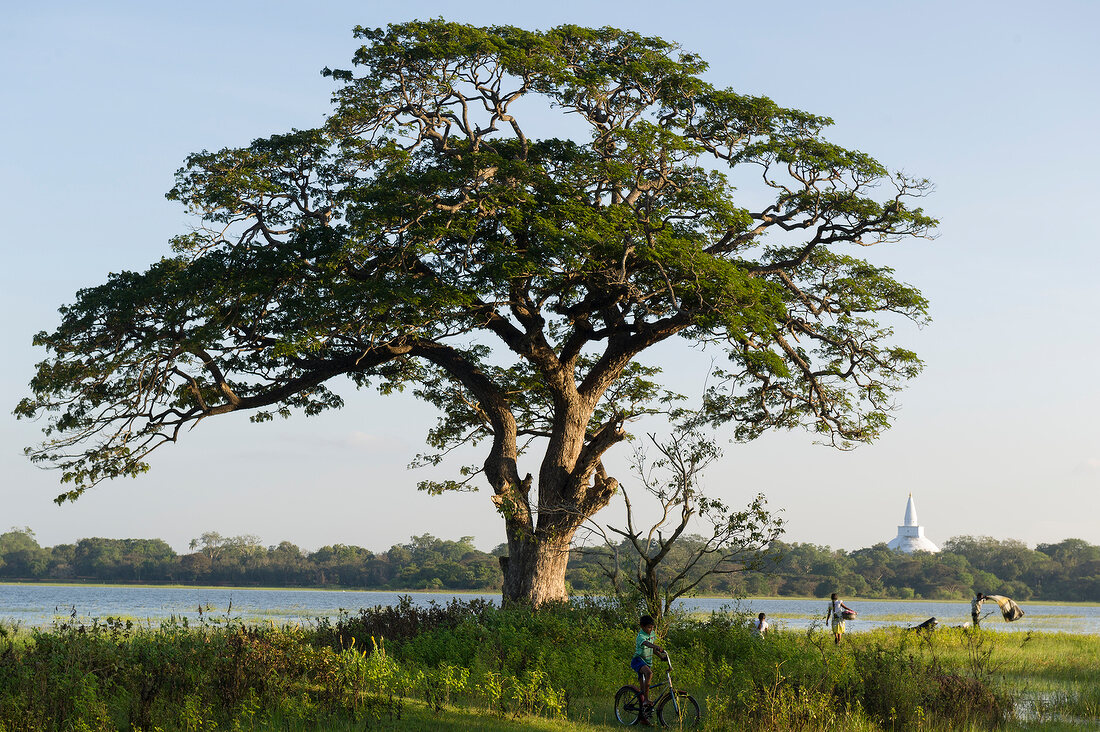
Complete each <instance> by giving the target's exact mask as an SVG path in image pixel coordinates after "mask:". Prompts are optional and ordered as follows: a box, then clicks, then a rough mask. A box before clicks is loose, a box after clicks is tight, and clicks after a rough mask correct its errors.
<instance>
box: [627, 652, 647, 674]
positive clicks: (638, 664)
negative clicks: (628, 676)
mask: <svg viewBox="0 0 1100 732" xmlns="http://www.w3.org/2000/svg"><path fill="white" fill-rule="evenodd" d="M630 668H632V669H634V670H635V671H637V672H638V673H641V672H642V669H643V668H649V664H648V663H646V662H645V659H643V658H642V657H641V656H635V657H634V658H632V659H630Z"/></svg>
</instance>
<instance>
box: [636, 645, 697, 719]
mask: <svg viewBox="0 0 1100 732" xmlns="http://www.w3.org/2000/svg"><path fill="white" fill-rule="evenodd" d="M662 687H663V688H664V691H662V692H661V695H660V696H659V697H658V698H657V701H655V702H654V703H653V705H652V707H651V708H652V709H653V710H654V711H656V713H657V721H658V722H659V723H660V725H661V726H662V727H677V728H680V729H696V728H698V727H700V726H701V723H702V714H701V713H700V711H699V702H697V701H695V697H693V696H692V695H691V694H689V693H687V692H686V691H684V690H683V689H677V688H676V686H675V685H674V684H673V683H672V657H671V656H670V655H669V654H668V651H665V680H664V681H661V682H658V683H652V682H651V683H650V685H649V696H650V698H652V697H653V693H654V690H655V689H659V688H662ZM648 717H649V711H648V710H647V709H644V708H643V706H642V690H641V689H639V688H638V687H637V686H635V685H633V684H628V685H627V686H623V687H621V688H620V689H619V690H618V691H617V692H615V719H617V720H618V721H619V723H620V724H625V725H633V724H638V722H640V721H641V720H642V719H643V718H645V719H648Z"/></svg>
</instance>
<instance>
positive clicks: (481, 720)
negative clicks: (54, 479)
mask: <svg viewBox="0 0 1100 732" xmlns="http://www.w3.org/2000/svg"><path fill="white" fill-rule="evenodd" d="M634 617H635V616H634V611H633V609H630V608H625V609H624V608H621V607H610V606H597V605H587V606H582V607H568V606H567V607H560V608H553V609H547V610H545V611H539V612H538V613H532V612H530V611H529V610H524V609H522V608H509V609H504V610H502V609H498V608H495V607H493V606H491V605H490V604H488V603H483V602H477V601H474V602H469V603H462V602H455V603H452V604H451V605H449V606H446V607H435V608H416V607H413V606H412V605H411V603H410V604H405V605H402V606H399V607H397V608H376V609H371V610H365V611H362V612H361V613H359V614H358V615H345V616H343V617H341V618H340V619H338V620H336V621H333V622H327V621H319V622H317V623H316V624H312V625H309V626H301V625H288V626H278V625H276V624H274V623H263V624H259V625H245V624H241V623H239V622H233V621H231V620H226V619H222V620H218V619H214V620H209V621H207V622H203V623H198V624H190V625H189V624H188V623H187V622H186V621H180V620H176V621H171V622H166V623H163V624H160V625H155V626H153V625H149V624H145V623H132V622H130V623H127V622H125V621H110V622H104V623H97V624H93V625H91V626H87V625H80V624H64V623H59V624H57V625H55V626H54V627H53V628H50V629H48V630H37V629H18V630H13V629H11V628H3V627H0V732H70V731H71V730H81V731H82V732H91V731H95V732H100V731H103V732H106V731H108V730H127V731H128V732H129V731H132V730H135V729H138V730H163V732H175V731H177V730H179V731H181V732H183V731H187V732H190V731H191V730H211V729H216V730H234V731H235V732H244V731H246V730H247V731H249V732H267V731H268V730H270V731H271V732H275V730H279V731H281V732H294V731H299V730H300V731H301V732H314V731H320V730H335V731H337V732H339V731H340V730H349V731H350V730H363V729H382V730H391V729H392V730H398V729H400V730H420V729H423V730H452V729H453V730H505V731H510V730H518V729H524V730H563V731H566V730H606V729H610V728H615V727H618V726H619V725H617V724H616V723H615V722H614V720H613V718H612V706H613V698H614V693H615V690H616V689H617V688H618V687H619V686H620V685H622V684H626V683H630V682H631V681H632V675H631V672H630V670H629V668H628V665H627V664H628V661H629V656H630V651H631V650H632V648H633V635H634V628H633V627H632V626H633V624H634V622H635V621H634ZM662 643H663V644H664V645H665V646H666V647H668V648H669V649H670V651H671V652H672V653H673V658H674V659H675V661H676V679H677V681H678V684H679V685H681V686H683V687H684V688H686V689H688V690H690V691H691V693H692V694H694V695H695V696H696V697H697V698H698V700H699V702H700V703H701V704H702V705H703V707H704V722H705V726H706V728H708V729H714V730H723V729H738V730H749V731H752V732H755V731H760V732H764V731H775V732H789V731H794V730H805V731H806V732H811V731H813V730H837V731H838V732H840V731H843V732H879V731H885V730H891V732H892V731H893V730H940V729H944V730H985V729H994V728H996V729H1008V730H1036V731H1038V730H1060V729H1078V730H1079V729H1096V728H1100V637H1096V636H1085V635H1070V634H1062V633H1045V634H1040V633H1011V632H1009V633H988V632H986V633H983V632H974V631H970V630H968V629H958V628H943V629H940V630H938V631H935V632H933V633H927V634H926V633H920V632H912V631H905V630H901V629H896V628H891V629H883V630H875V631H869V632H862V633H857V634H853V635H849V636H846V637H845V638H844V641H843V642H842V643H841V644H840V645H839V646H838V645H834V643H833V641H832V636H831V635H830V634H829V633H827V632H825V631H824V630H822V629H817V630H814V631H781V632H777V633H774V634H772V635H770V636H769V637H768V638H766V639H759V638H755V637H753V636H752V635H751V634H750V633H749V630H748V623H747V618H746V617H744V616H738V615H733V616H730V615H713V616H707V617H680V618H675V619H674V620H673V622H671V624H670V625H669V627H668V628H666V629H664V635H663V641H662ZM658 671H659V672H660V666H658Z"/></svg>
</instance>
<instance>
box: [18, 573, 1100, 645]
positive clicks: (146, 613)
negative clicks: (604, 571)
mask: <svg viewBox="0 0 1100 732" xmlns="http://www.w3.org/2000/svg"><path fill="white" fill-rule="evenodd" d="M403 595H408V596H409V597H411V598H412V601H413V603H414V604H417V605H428V604H429V603H431V602H436V603H447V602H449V601H451V600H452V599H454V598H456V597H457V598H460V599H462V600H470V599H473V598H482V599H485V600H488V601H490V602H493V603H497V602H499V600H500V595H499V594H496V593H491V594H478V593H463V594H458V595H456V594H453V593H444V592H412V593H405V592H377V591H341V590H278V589H264V590H255V589H244V588H210V587H197V588H196V587H101V586H92V585H89V586H82V585H17V584H0V622H2V623H7V624H18V625H20V626H23V627H46V626H49V625H51V624H52V623H53V622H55V621H65V620H68V619H69V618H70V617H72V616H73V615H74V614H75V616H76V618H77V620H79V621H81V622H90V621H92V620H93V619H96V618H99V619H105V618H108V617H123V618H130V619H134V620H137V621H142V622H149V623H153V624H155V623H157V622H159V621H161V620H164V619H167V618H169V617H172V616H175V617H186V618H188V619H189V620H191V621H195V620H198V618H199V614H200V612H199V609H200V608H201V609H202V613H203V614H204V615H206V616H208V617H215V618H233V619H240V620H243V621H245V622H259V621H268V620H271V621H273V622H275V623H277V624H283V623H295V622H301V623H313V622H316V620H317V618H321V617H327V618H332V617H335V616H337V615H338V614H339V613H340V611H341V610H347V611H349V612H352V613H355V612H358V610H359V608H363V607H374V606H377V605H394V604H396V603H397V602H398V600H399V598H400V597H402V596H403ZM848 605H850V606H851V607H852V608H853V609H854V610H856V611H858V612H859V618H858V619H857V620H854V621H851V622H849V623H848V630H849V631H850V632H859V631H861V630H870V629H872V628H879V627H884V626H902V627H906V626H911V625H916V624H917V623H920V622H921V621H923V620H926V619H927V618H929V617H932V616H935V617H936V618H937V619H938V620H939V621H940V622H941V623H943V624H944V625H962V624H963V623H968V622H970V604H969V602H961V601H955V602H919V601H903V600H867V601H849V602H848ZM680 606H681V607H682V608H683V609H685V610H689V611H693V612H710V611H719V612H723V611H727V612H728V611H731V610H741V611H745V612H750V613H752V614H753V615H755V614H756V613H759V612H765V613H767V614H768V618H769V619H770V620H771V621H772V624H773V625H774V626H777V627H785V628H789V629H795V630H802V629H806V628H808V627H810V626H811V625H812V624H814V623H817V624H821V623H822V619H823V616H824V614H825V608H826V606H827V601H826V600H825V599H821V600H794V599H790V600H788V599H766V600H764V599H746V600H739V601H735V600H730V599H728V598H690V599H686V600H684V601H682V602H681V604H680ZM1022 606H1023V608H1024V612H1025V613H1026V615H1025V616H1024V617H1023V618H1022V619H1021V620H1019V621H1017V622H1015V623H1005V622H1004V621H1003V620H1001V618H1000V615H999V614H997V615H991V616H990V617H988V618H986V619H985V620H984V621H983V623H982V627H983V628H988V629H990V630H1033V631H1044V632H1051V631H1054V632H1064V633H1091V634H1100V606H1094V605H1039V604H1030V603H1026V602H1025V603H1022Z"/></svg>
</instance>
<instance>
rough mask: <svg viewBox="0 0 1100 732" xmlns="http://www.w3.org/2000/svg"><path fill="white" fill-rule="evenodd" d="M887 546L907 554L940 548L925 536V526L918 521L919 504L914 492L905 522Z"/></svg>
mask: <svg viewBox="0 0 1100 732" xmlns="http://www.w3.org/2000/svg"><path fill="white" fill-rule="evenodd" d="M886 546H887V547H889V548H890V549H893V550H894V551H898V552H905V553H906V554H912V553H913V552H938V551H939V550H940V548H939V547H938V546H936V545H935V544H933V543H932V542H931V541H929V540H928V539H927V538H926V537H925V535H924V527H923V526H921V525H920V523H919V522H918V521H917V504H916V503H914V501H913V494H912V493H910V494H909V500H908V501H907V502H906V504H905V523H904V524H902V525H901V526H899V527H898V535H897V536H896V537H894V540H893V541H891V542H890V543H888V544H887V545H886Z"/></svg>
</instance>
